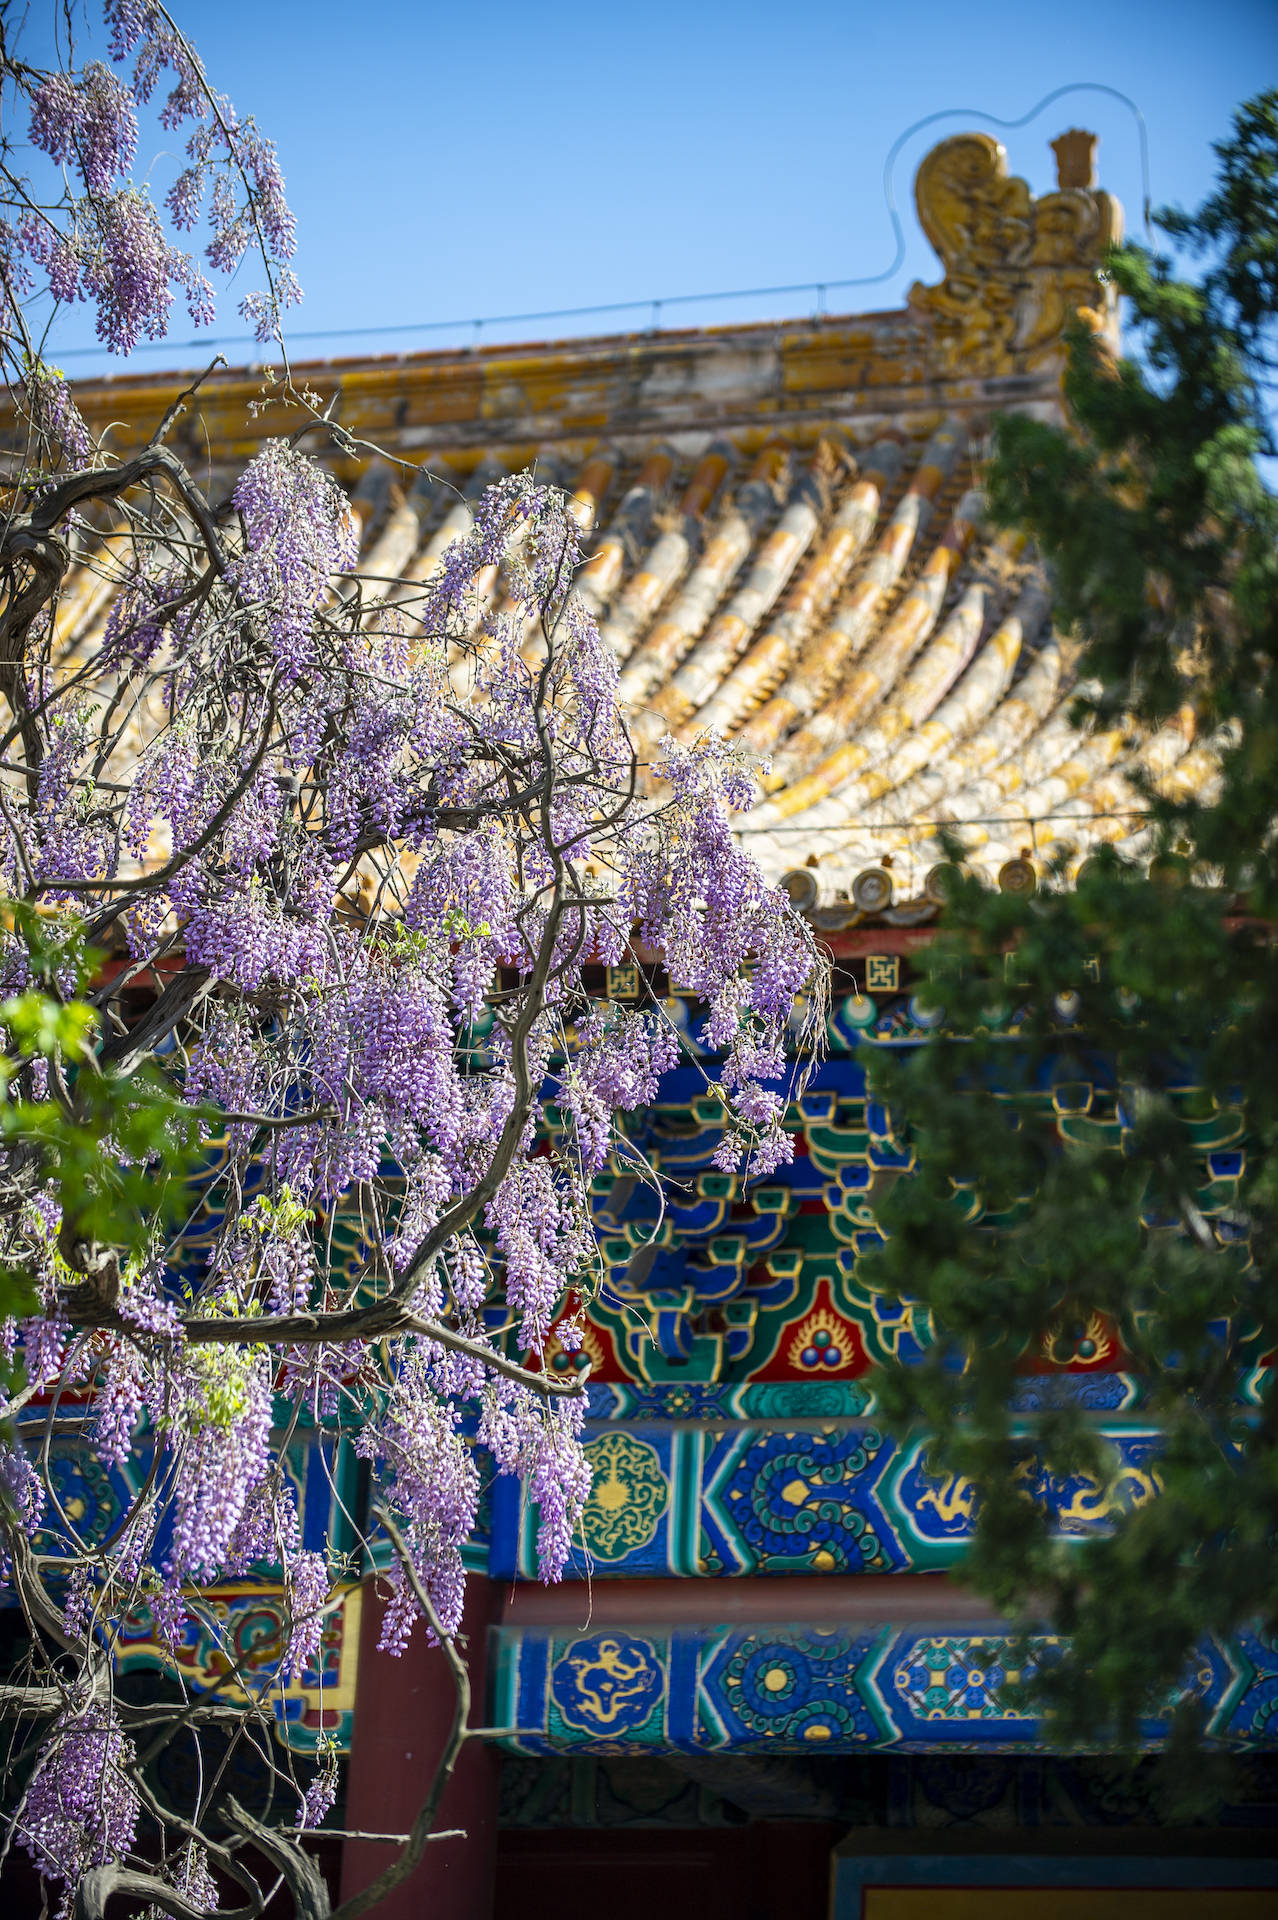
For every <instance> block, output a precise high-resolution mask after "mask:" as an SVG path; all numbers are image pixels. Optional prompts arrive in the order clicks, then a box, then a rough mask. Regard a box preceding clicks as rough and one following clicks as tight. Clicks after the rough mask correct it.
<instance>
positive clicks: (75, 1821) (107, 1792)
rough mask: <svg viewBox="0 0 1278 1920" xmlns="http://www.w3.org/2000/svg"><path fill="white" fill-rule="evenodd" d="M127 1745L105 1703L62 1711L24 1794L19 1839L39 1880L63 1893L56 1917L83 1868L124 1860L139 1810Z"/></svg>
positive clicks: (66, 1904)
mask: <svg viewBox="0 0 1278 1920" xmlns="http://www.w3.org/2000/svg"><path fill="white" fill-rule="evenodd" d="M132 1759H133V1744H132V1742H131V1741H130V1740H129V1739H128V1738H127V1737H126V1736H125V1734H124V1732H123V1730H122V1729H121V1727H120V1725H119V1723H118V1721H117V1720H116V1718H115V1717H114V1715H113V1714H112V1712H111V1710H110V1708H109V1707H108V1706H106V1704H105V1703H98V1702H96V1701H93V1702H90V1704H89V1705H88V1706H86V1707H84V1708H82V1709H81V1710H79V1711H78V1712H77V1711H73V1710H71V1709H68V1710H67V1712H66V1713H64V1714H63V1716H62V1717H61V1719H59V1720H58V1721H57V1722H56V1723H55V1725H54V1728H53V1731H52V1733H51V1734H50V1736H49V1738H48V1740H47V1741H46V1743H45V1745H44V1747H43V1748H42V1749H41V1752H40V1756H39V1758H38V1759H37V1761H36V1765H35V1771H34V1772H33V1774H32V1776H31V1782H30V1785H29V1786H28V1788H27V1794H26V1803H25V1805H24V1807H23V1809H22V1813H21V1816H20V1818H19V1823H18V1834H19V1838H20V1839H21V1841H22V1844H23V1846H24V1847H25V1848H26V1850H27V1852H28V1853H29V1854H30V1855H31V1858H32V1859H33V1860H34V1862H35V1864H36V1866H37V1867H38V1868H39V1869H40V1871H41V1873H43V1874H47V1875H48V1876H49V1877H50V1878H51V1879H55V1880H60V1881H62V1882H63V1883H64V1885H65V1888H66V1895H65V1898H64V1902H63V1906H62V1908H61V1912H62V1913H64V1914H65V1913H67V1912H69V1910H70V1902H71V1896H72V1895H73V1894H74V1892H75V1888H76V1885H77V1883H78V1882H79V1880H80V1879H81V1878H82V1876H83V1875H84V1874H85V1873H86V1872H87V1871H88V1869H89V1868H90V1867H97V1866H102V1865H103V1864H104V1863H105V1862H106V1861H111V1860H119V1859H121V1858H122V1857H123V1856H124V1855H125V1854H126V1853H128V1852H129V1850H130V1848H131V1847H132V1845H133V1837H134V1833H135V1831H136V1828H137V1822H138V1815H139V1813H140V1812H141V1805H140V1802H139V1799H138V1794H137V1790H136V1788H135V1787H134V1785H133V1782H132V1781H131V1779H130V1778H129V1774H128V1771H127V1769H128V1767H129V1764H130V1762H131V1761H132Z"/></svg>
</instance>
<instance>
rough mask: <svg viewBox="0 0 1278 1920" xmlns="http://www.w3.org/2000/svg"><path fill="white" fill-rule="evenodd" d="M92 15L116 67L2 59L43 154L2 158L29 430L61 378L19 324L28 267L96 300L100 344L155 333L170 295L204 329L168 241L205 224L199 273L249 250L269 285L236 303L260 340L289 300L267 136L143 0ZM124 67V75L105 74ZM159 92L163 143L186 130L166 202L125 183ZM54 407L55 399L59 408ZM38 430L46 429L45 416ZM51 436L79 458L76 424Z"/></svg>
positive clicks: (276, 175) (167, 314)
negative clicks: (28, 382)
mask: <svg viewBox="0 0 1278 1920" xmlns="http://www.w3.org/2000/svg"><path fill="white" fill-rule="evenodd" d="M103 16H104V24H105V26H106V28H107V29H108V48H107V51H108V54H109V58H110V61H111V62H112V63H113V65H108V64H106V63H105V62H103V61H101V60H92V59H91V60H88V61H87V62H86V63H85V65H84V66H83V67H82V68H80V69H79V70H78V71H77V70H74V69H72V68H71V67H70V65H68V67H67V68H66V69H63V70H56V71H53V72H44V73H41V72H39V71H38V70H34V69H32V68H30V67H29V66H27V65H26V64H25V63H22V62H19V61H17V60H11V59H9V58H8V56H7V55H0V88H3V90H4V92H5V93H6V94H8V95H9V96H10V99H9V100H7V101H6V106H9V105H16V104H17V102H18V101H22V100H24V101H25V105H26V108H27V132H28V138H29V141H30V147H31V149H32V150H33V153H34V154H35V155H40V156H43V158H44V159H45V160H46V161H47V162H49V163H51V164H50V167H49V168H48V169H46V170H42V169H41V168H40V166H39V164H38V162H36V163H34V170H33V171H31V170H28V171H23V170H22V169H21V158H22V156H21V150H20V149H18V148H12V149H6V153H5V156H4V158H3V160H2V161H0V215H2V216H3V217H2V218H0V345H2V346H3V349H4V351H5V355H6V357H7V358H8V359H9V360H10V362H11V364H12V365H13V366H14V368H15V369H19V370H20V369H21V368H23V367H26V368H34V369H36V376H35V380H36V384H35V391H34V393H33V396H32V402H33V404H32V414H33V418H34V420H35V421H36V424H37V427H39V428H44V427H45V423H44V421H43V420H42V417H41V412H40V407H39V404H38V403H39V402H40V401H41V400H43V401H45V402H46V403H48V402H51V401H52V400H53V399H54V395H53V390H52V383H53V382H54V381H57V383H58V385H59V386H60V385H61V381H60V376H58V375H56V373H55V372H54V370H53V369H52V368H48V367H46V366H45V365H44V363H43V362H42V361H41V360H40V357H39V350H38V344H37V343H36V341H35V340H34V339H33V337H32V336H31V335H30V333H29V332H28V330H27V328H26V324H25V320H24V318H23V315H24V310H25V308H24V303H25V299H26V297H27V296H29V294H30V292H31V290H32V287H33V284H34V280H33V269H40V270H41V271H42V272H43V275H44V281H45V284H46V285H47V287H48V290H49V292H50V293H51V294H52V296H53V299H54V300H55V301H56V302H59V303H63V304H68V303H70V302H73V301H77V300H87V301H90V302H92V304H93V305H94V307H95V308H96V328H97V335H98V338H99V340H101V341H102V343H103V345H104V346H105V347H107V348H108V349H109V350H110V351H111V352H112V353H118V354H127V353H130V352H131V351H132V350H133V348H134V347H135V346H136V345H137V344H138V342H139V341H140V340H142V339H143V338H145V339H149V340H158V339H161V338H163V336H164V335H165V334H166V333H167V331H168V328H169V322H170V318H171V314H172V308H173V304H174V300H175V298H176V297H177V296H179V295H180V296H181V297H182V298H183V300H184V302H185V305H186V308H187V311H188V313H189V315H190V317H191V319H192V321H193V322H194V323H195V324H196V325H197V326H207V325H209V324H211V322H212V320H213V317H214V294H213V286H212V283H211V281H210V280H209V278H208V275H207V274H206V273H205V272H204V271H203V269H202V268H201V267H200V266H199V265H197V263H196V260H195V259H194V257H193V256H192V255H191V254H190V253H189V252H187V251H186V250H185V248H184V247H183V246H182V245H181V244H178V243H176V242H175V241H174V239H173V238H171V237H170V236H171V234H176V235H178V236H184V235H187V234H190V233H192V232H193V231H194V230H195V229H196V228H197V227H198V226H199V225H200V223H201V221H204V222H205V223H206V227H207V236H208V237H207V240H206V243H205V246H204V257H205V260H206V262H207V265H208V267H209V269H210V270H211V271H213V272H216V273H220V274H223V275H225V276H227V277H229V276H231V275H233V274H235V273H236V272H237V271H238V270H239V268H240V266H241V265H242V263H243V261H244V259H245V257H246V255H248V254H254V255H256V257H257V258H258V259H259V260H260V262H261V264H262V267H263V269H264V271H265V273H266V277H267V285H266V287H265V288H264V289H255V290H253V291H250V292H248V293H245V294H244V295H242V296H241V298H240V301H239V311H240V314H241V315H242V317H243V318H244V319H245V320H247V321H248V322H249V323H250V324H251V325H252V327H253V329H254V332H255V334H256V337H257V338H258V339H259V340H263V341H266V340H273V339H275V340H278V339H280V337H281V333H280V328H281V315H282V314H283V312H284V311H285V309H287V308H288V307H290V306H291V305H293V304H294V303H295V302H296V301H297V300H298V299H300V297H301V289H300V288H299V287H298V284H297V281H296V279H295V278H294V275H293V272H292V269H291V267H290V265H289V262H290V261H291V260H292V257H293V253H294V250H295V246H296V223H295V221H294V218H293V215H292V213H291V211H290V209H289V206H288V202H287V199H286V197H285V191H284V179H283V175H282V173H281V171H280V166H279V160H278V156H277V154H276V151H275V147H274V145H273V143H272V142H271V141H270V140H268V139H267V138H266V137H265V136H264V135H263V134H262V132H261V130H260V129H259V128H258V126H257V124H256V122H255V121H254V120H253V119H252V118H251V117H249V118H241V117H240V115H239V114H237V112H236V110H235V108H234V107H233V106H232V104H231V102H230V101H229V100H227V99H226V98H224V96H223V95H221V94H219V93H217V92H215V91H214V90H213V89H212V88H211V87H210V86H209V84H208V82H207V80H206V78H205V75H204V69H203V66H202V64H201V62H200V59H199V57H198V55H197V54H196V53H195V51H194V49H193V48H192V47H191V45H190V43H189V41H188V40H187V39H186V38H185V36H184V35H183V34H182V33H181V32H180V31H179V29H178V28H177V27H176V26H175V25H174V24H173V22H172V20H171V19H170V17H169V15H168V14H167V13H166V11H165V10H164V9H163V8H162V7H160V6H157V5H155V4H154V0H105V5H104V8H103ZM127 63H131V73H130V75H129V78H128V79H125V78H123V77H122V76H121V74H120V73H118V72H116V71H115V70H114V69H115V68H116V67H124V66H126V64H127ZM165 76H167V79H168V81H169V82H170V83H171V84H169V86H168V89H167V92H166V91H164V79H165ZM157 100H158V106H157V118H158V122H159V132H160V134H161V137H163V136H164V135H168V134H172V133H176V132H179V131H180V130H181V129H183V128H184V127H189V129H190V131H189V133H188V136H187V140H186V147H185V155H184V159H185V164H184V165H183V167H182V168H181V170H180V172H179V173H178V175H177V177H176V178H175V179H174V181H173V183H172V185H171V186H170V187H169V189H168V191H167V192H166V194H165V195H164V202H163V207H162V208H161V207H157V205H156V204H155V202H154V201H153V200H152V198H151V195H150V191H149V189H148V187H147V186H145V185H139V184H138V183H137V182H135V181H134V179H133V177H132V175H133V169H134V166H135V163H136V161H137V158H138V145H139V139H140V134H141V128H140V121H139V112H140V110H143V109H145V108H147V107H148V106H149V105H150V104H151V103H152V102H153V101H157ZM166 219H167V227H166ZM64 407H65V402H64V401H61V400H58V401H57V403H56V409H55V411H56V410H60V409H62V408H64ZM47 430H48V431H51V432H56V430H57V422H56V419H55V420H54V421H53V422H52V423H51V424H50V426H49V427H48V429H47ZM61 438H62V444H63V447H64V450H65V456H66V458H67V460H68V461H69V462H72V463H79V462H82V461H83V460H84V459H85V458H86V450H85V449H84V448H83V447H82V446H81V445H80V443H79V441H78V438H77V437H76V436H75V434H74V433H73V434H72V435H71V436H70V437H68V436H67V435H65V434H63V435H62V436H61Z"/></svg>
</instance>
